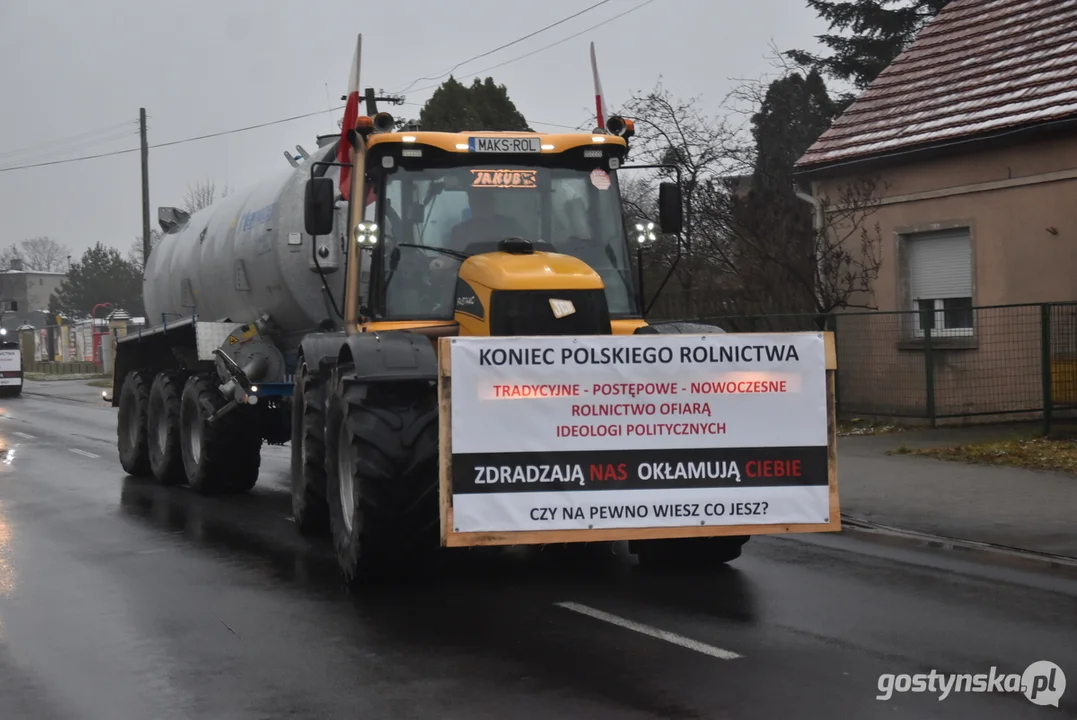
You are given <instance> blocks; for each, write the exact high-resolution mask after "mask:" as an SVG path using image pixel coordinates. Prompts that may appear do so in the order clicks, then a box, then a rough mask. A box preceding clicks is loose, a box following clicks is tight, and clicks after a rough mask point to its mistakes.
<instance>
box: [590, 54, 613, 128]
mask: <svg viewBox="0 0 1077 720" xmlns="http://www.w3.org/2000/svg"><path fill="white" fill-rule="evenodd" d="M591 74H592V75H593V76H594V78H595V117H596V118H597V119H598V127H600V128H602V129H605V127H606V118H608V117H609V114H608V113H607V112H606V100H605V98H604V97H603V96H602V83H601V81H599V79H598V61H597V60H595V44H594V43H593V42H592V43H591Z"/></svg>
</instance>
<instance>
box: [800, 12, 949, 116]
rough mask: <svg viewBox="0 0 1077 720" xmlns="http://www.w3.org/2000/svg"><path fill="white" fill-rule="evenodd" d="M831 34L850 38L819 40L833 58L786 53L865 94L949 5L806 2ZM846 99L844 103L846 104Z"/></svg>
mask: <svg viewBox="0 0 1077 720" xmlns="http://www.w3.org/2000/svg"><path fill="white" fill-rule="evenodd" d="M807 2H808V5H809V6H810V7H811V8H812V9H813V10H815V12H816V13H818V15H819V17H821V18H823V19H824V20H826V21H827V22H828V23H829V29H830V30H831V31H834V30H839V31H845V32H848V33H849V34H833V33H831V34H826V35H819V36H817V39H818V40H819V41H820V42H821V43H822V44H823V45H825V46H826V47H828V48H830V50H831V51H832V54H831V55H830V56H829V57H820V56H818V55H813V54H812V53H809V52H807V51H805V50H790V51H788V52H787V53H786V55H788V56H789V57H790V58H791V59H792V60H793V61H794V62H797V63H800V64H802V65H804V66H806V67H809V68H812V69H815V70H818V71H819V72H821V73H822V74H824V75H826V76H828V77H831V78H834V79H837V80H844V81H847V82H850V83H852V85H853V86H854V87H856V88H857V89H859V90H863V89H864V88H866V87H867V86H868V85H869V84H870V83H871V81H872V80H874V79H875V78H876V77H877V76H878V75H879V73H881V72H882V71H883V70H885V69H886V67H887V66H888V65H889V64H890V63H891V62H893V61H894V58H896V57H897V56H898V55H899V54H900V53H901V51H902V50H904V49H905V48H906V47H908V46H909V44H910V43H911V42H912V41H913V40H914V39H915V38H916V34H917V33H918V32H919V31H920V29H921V28H922V27H923V26H924V25H925V24H926V23H927V22H928V21H929V20H931V19H932V18H933V17H935V15H937V14H938V12H939V11H940V10H942V8H943V7H945V6H946V5H947V4H948V2H949V0H807ZM847 100H848V98H846V100H845V101H846V102H847Z"/></svg>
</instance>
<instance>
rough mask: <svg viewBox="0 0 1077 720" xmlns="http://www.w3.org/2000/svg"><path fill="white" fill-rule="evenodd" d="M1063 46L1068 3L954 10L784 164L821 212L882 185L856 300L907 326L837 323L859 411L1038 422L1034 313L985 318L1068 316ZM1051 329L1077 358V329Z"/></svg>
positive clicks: (1070, 206)
mask: <svg viewBox="0 0 1077 720" xmlns="http://www.w3.org/2000/svg"><path fill="white" fill-rule="evenodd" d="M1075 47H1077V3H1073V2H1060V1H1059V0H953V1H952V2H951V3H950V4H949V5H947V6H946V7H945V8H944V9H943V10H942V11H941V12H940V13H939V14H938V15H937V16H936V17H935V18H934V19H933V20H932V21H931V22H930V23H929V24H928V25H927V26H925V27H924V28H923V29H922V30H921V32H920V33H919V35H918V36H917V38H916V40H915V41H914V42H913V43H912V44H911V45H910V46H909V47H908V48H907V49H906V50H905V51H904V52H903V53H901V55H899V56H898V57H897V58H896V59H895V60H894V62H893V63H892V64H891V65H890V66H889V67H888V68H887V69H886V70H885V71H883V72H882V73H881V74H880V75H879V76H878V77H877V78H876V79H875V81H874V82H872V83H871V85H870V86H869V87H868V88H867V89H866V90H865V91H864V92H863V93H862V94H861V95H860V96H859V97H858V98H857V99H856V100H855V101H854V102H853V103H852V104H851V105H850V106H849V107H848V108H847V109H846V110H845V112H844V113H843V114H842V115H841V116H840V117H838V118H837V119H836V120H835V121H834V122H833V124H832V125H831V127H830V128H829V129H828V130H827V131H826V132H825V133H823V135H822V136H820V138H819V139H818V140H817V141H816V142H815V143H814V144H813V145H812V146H811V147H810V148H809V149H808V150H807V151H806V152H805V154H804V155H803V156H802V157H801V158H800V159H799V160H798V162H797V163H796V171H797V174H798V179H799V182H800V183H801V184H802V185H803V186H806V187H810V191H811V194H812V196H814V197H815V198H817V199H819V198H826V199H828V200H829V202H830V204H831V209H833V207H834V206H835V204H839V202H840V201H838V200H836V199H837V198H838V197H839V196H840V194H841V188H842V187H849V186H850V185H851V184H853V183H855V182H856V181H857V178H872V179H874V180H876V181H878V182H879V183H880V185H879V186H878V188H879V189H878V191H877V192H876V194H875V197H874V198H873V203H874V205H873V213H872V215H871V218H870V224H871V226H875V223H878V228H879V236H878V237H879V239H880V242H879V245H878V251H879V256H878V257H879V258H880V259H881V265H879V275H878V278H877V279H876V280H874V282H873V284H872V287H871V291H870V293H868V294H869V295H870V296H871V297H870V298H869V299H868V300H869V302H871V303H872V304H873V305H874V307H877V308H878V309H879V310H880V311H892V312H896V313H901V314H891V315H888V316H883V315H879V314H876V315H873V316H862V317H857V318H848V319H845V318H839V322H838V323H837V341H838V344H839V365H840V363H841V360H842V355H845V357H846V359H847V360H848V363H847V367H848V368H849V370H848V371H847V372H846V378H845V379H844V381H843V383H842V385H840V386H839V393H842V395H843V396H844V399H845V400H846V401H850V400H851V401H852V403H853V406H854V407H857V408H862V409H860V411H864V412H870V411H873V410H878V411H880V413H886V412H889V413H893V414H901V412H899V411H905V412H906V414H907V413H909V412H919V411H921V410H922V411H924V412H931V414H932V415H933V416H942V415H973V414H977V413H1001V412H1008V413H1017V412H1020V411H1024V410H1038V409H1039V408H1041V407H1042V400H1043V385H1042V383H1041V380H1040V368H1041V356H1040V347H1039V343H1040V342H1041V337H1043V336H1041V308H1040V307H1036V306H1026V307H1007V308H999V307H993V306H1000V305H1007V306H1010V305H1019V304H1029V303H1046V302H1058V303H1064V302H1070V301H1077V274H1075V272H1074V270H1075V269H1077V53H1075V52H1074V48H1075ZM850 250H852V251H853V252H856V248H854V247H852V246H850ZM1050 312H1051V318H1052V326H1053V327H1054V330H1055V332H1054V333H1053V334H1052V335H1051V342H1052V343H1053V346H1052V347H1053V349H1054V353H1053V354H1054V355H1055V356H1061V355H1063V354H1064V353H1065V352H1070V351H1072V352H1073V353H1074V354H1075V355H1077V337H1074V336H1077V330H1075V329H1074V328H1077V314H1075V313H1074V312H1073V310H1072V308H1068V307H1065V306H1061V307H1057V308H1052V309H1051V311H1050ZM928 328H933V331H932V332H931V333H930V337H929V340H930V341H931V342H930V343H929V344H928V347H927V348H925V343H924V339H925V338H924V335H925V329H928ZM842 330H846V331H847V332H846V333H845V337H844V338H843V337H842ZM843 341H844V344H845V348H844V350H845V352H844V353H843V352H842V351H841V348H840V346H841V345H842V344H843ZM1064 346H1065V347H1064ZM1070 346H1072V347H1070ZM925 352H934V353H935V354H934V355H933V356H932V358H931V359H930V360H929V361H928V362H927V363H926V364H925ZM869 365H870V369H868V366H869ZM840 372H841V371H840V370H839V374H840Z"/></svg>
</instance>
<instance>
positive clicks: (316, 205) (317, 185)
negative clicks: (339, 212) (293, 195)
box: [303, 177, 336, 236]
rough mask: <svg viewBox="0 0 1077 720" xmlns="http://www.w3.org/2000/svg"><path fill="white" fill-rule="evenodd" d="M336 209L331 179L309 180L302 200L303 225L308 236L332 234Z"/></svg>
mask: <svg viewBox="0 0 1077 720" xmlns="http://www.w3.org/2000/svg"><path fill="white" fill-rule="evenodd" d="M335 209H336V198H335V188H334V186H333V179H332V178H326V177H321V178H311V179H310V180H308V181H307V192H306V196H305V197H304V198H303V224H304V226H305V228H306V231H307V234H308V235H315V236H317V235H329V234H331V233H332V232H333V215H334V211H335Z"/></svg>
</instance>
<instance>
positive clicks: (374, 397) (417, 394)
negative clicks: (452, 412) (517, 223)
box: [325, 365, 439, 583]
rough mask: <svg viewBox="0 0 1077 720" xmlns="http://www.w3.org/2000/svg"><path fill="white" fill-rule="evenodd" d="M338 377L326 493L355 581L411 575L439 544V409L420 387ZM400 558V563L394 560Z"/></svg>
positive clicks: (342, 561) (346, 371)
mask: <svg viewBox="0 0 1077 720" xmlns="http://www.w3.org/2000/svg"><path fill="white" fill-rule="evenodd" d="M351 374H352V369H351V367H350V366H347V365H346V366H340V367H338V368H337V370H335V371H334V373H333V376H332V377H333V379H332V382H331V384H330V386H329V389H328V396H329V402H328V407H327V409H326V453H325V456H326V496H327V499H328V501H329V522H330V528H331V530H332V535H333V545H334V547H335V548H336V554H337V562H338V563H339V565H340V569H341V571H342V573H343V575H344V578H345V580H346V581H348V582H349V583H352V582H354V581H356V580H357V579H358V578H359V577H360V576H362V575H366V574H367V573H368V572H380V571H383V570H388V569H393V570H397V571H405V572H406V571H408V570H409V569H411V568H412V567H413V561H415V560H418V559H419V558H420V557H421V556H422V554H423V551H425V550H427V549H436V547H437V544H438V523H439V514H438V406H437V395H436V391H435V389H434V388H432V387H430V386H429V384H428V383H425V382H420V383H414V382H407V383H403V382H396V383H394V382H384V383H375V384H364V383H361V382H356V383H354V384H350V385H347V384H345V383H344V382H342V380H343V379H345V378H349V376H351ZM394 561H397V562H395V563H394Z"/></svg>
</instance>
